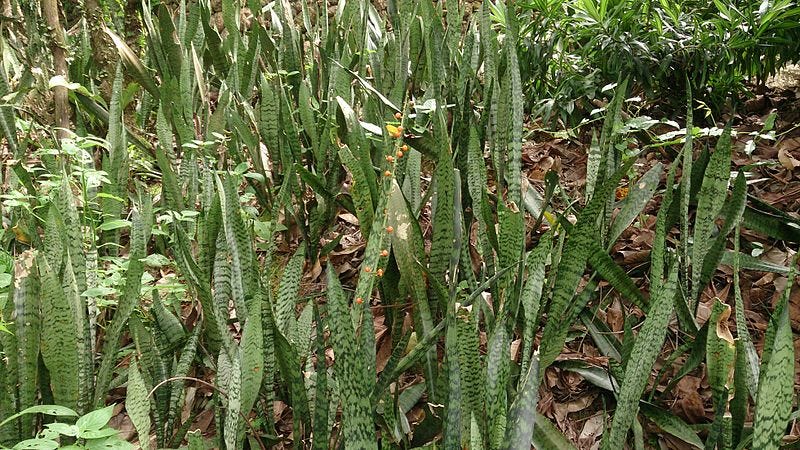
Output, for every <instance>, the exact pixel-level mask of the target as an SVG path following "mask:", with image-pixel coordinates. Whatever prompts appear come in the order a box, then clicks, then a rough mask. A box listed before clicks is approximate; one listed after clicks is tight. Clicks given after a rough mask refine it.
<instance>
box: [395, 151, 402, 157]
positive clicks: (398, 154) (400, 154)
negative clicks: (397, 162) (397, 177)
mask: <svg viewBox="0 0 800 450" xmlns="http://www.w3.org/2000/svg"><path fill="white" fill-rule="evenodd" d="M395 154H396V155H397V157H398V158H402V157H403V152H401V151H400V150H398V151H397V153H395Z"/></svg>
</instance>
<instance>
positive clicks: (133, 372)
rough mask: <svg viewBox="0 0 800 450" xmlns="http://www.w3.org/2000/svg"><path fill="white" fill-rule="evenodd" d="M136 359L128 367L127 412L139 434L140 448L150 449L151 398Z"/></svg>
mask: <svg viewBox="0 0 800 450" xmlns="http://www.w3.org/2000/svg"><path fill="white" fill-rule="evenodd" d="M147 394H148V389H147V386H146V385H145V382H144V379H143V378H142V374H141V373H140V372H139V366H138V364H137V363H136V359H135V358H134V359H131V364H130V366H128V393H127V395H126V396H125V410H126V411H127V412H128V415H129V416H130V418H131V422H133V426H134V427H135V428H136V432H137V433H138V434H139V446H140V447H141V448H143V449H144V450H147V449H148V448H150V397H148V395H147Z"/></svg>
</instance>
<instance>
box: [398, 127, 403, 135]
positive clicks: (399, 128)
mask: <svg viewBox="0 0 800 450" xmlns="http://www.w3.org/2000/svg"><path fill="white" fill-rule="evenodd" d="M397 131H398V132H400V133H402V132H403V126H402V125H400V126H399V127H397Z"/></svg>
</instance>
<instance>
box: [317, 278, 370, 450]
mask: <svg viewBox="0 0 800 450" xmlns="http://www.w3.org/2000/svg"><path fill="white" fill-rule="evenodd" d="M327 279H328V317H327V321H328V327H329V328H330V330H331V341H332V343H333V352H334V355H335V361H334V366H333V371H334V374H335V375H336V380H337V381H338V384H339V393H340V395H341V397H342V422H343V423H342V428H343V433H344V434H343V437H344V439H345V448H347V449H371V448H377V446H376V440H375V425H374V424H373V421H372V406H371V404H370V397H369V395H364V392H363V391H364V389H363V386H366V385H367V378H368V377H370V378H371V377H373V376H374V375H373V374H369V373H367V371H366V364H365V361H364V359H363V358H362V356H361V355H360V353H359V348H360V346H359V345H358V341H357V340H356V335H355V330H354V329H353V323H352V321H351V318H350V309H349V308H348V307H347V299H346V298H345V295H344V291H343V290H342V286H341V284H340V283H339V278H338V275H337V274H336V271H335V270H334V269H333V265H331V264H329V265H328V276H327Z"/></svg>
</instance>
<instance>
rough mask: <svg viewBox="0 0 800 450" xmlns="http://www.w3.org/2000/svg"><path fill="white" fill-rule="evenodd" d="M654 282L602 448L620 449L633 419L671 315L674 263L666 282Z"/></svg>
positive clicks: (674, 287) (673, 294) (675, 284)
mask: <svg viewBox="0 0 800 450" xmlns="http://www.w3.org/2000/svg"><path fill="white" fill-rule="evenodd" d="M655 283H657V284H656V286H657V287H655V288H654V289H653V296H654V298H653V302H652V306H651V307H650V310H649V311H648V313H647V317H646V318H645V320H644V324H643V325H642V329H641V331H640V332H639V334H638V336H637V337H636V341H635V342H634V344H633V351H632V352H631V355H636V357H634V358H631V359H630V360H629V361H628V364H627V365H626V368H625V376H624V378H623V379H622V386H621V388H620V393H619V396H618V398H617V409H616V411H615V412H614V419H613V423H612V424H611V430H610V432H608V433H605V434H604V435H603V444H602V448H604V449H618V448H622V447H623V444H624V443H625V437H626V436H627V434H628V430H629V429H630V427H631V424H633V421H634V420H635V418H636V411H637V409H638V406H639V399H640V398H641V396H642V392H644V389H645V387H647V382H648V380H649V379H650V372H651V370H652V368H653V364H654V363H655V361H656V358H658V354H659V353H660V351H661V346H662V344H663V343H664V338H665V337H666V333H667V326H668V325H669V320H670V317H671V316H672V305H673V301H674V298H675V291H676V289H677V284H678V269H677V264H673V265H672V268H671V270H670V272H669V279H668V280H667V281H666V283H664V284H663V285H662V282H661V281H655Z"/></svg>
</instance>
